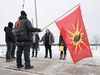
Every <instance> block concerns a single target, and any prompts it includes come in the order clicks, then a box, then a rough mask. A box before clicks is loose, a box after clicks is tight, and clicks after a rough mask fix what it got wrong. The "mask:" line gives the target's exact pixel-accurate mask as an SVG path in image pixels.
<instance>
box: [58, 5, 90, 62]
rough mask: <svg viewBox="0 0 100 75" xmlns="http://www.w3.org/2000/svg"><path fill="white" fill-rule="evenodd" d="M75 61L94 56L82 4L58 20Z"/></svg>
mask: <svg viewBox="0 0 100 75" xmlns="http://www.w3.org/2000/svg"><path fill="white" fill-rule="evenodd" d="M56 24H57V26H58V28H59V30H60V32H61V34H62V36H63V39H64V41H65V43H66V45H67V47H68V49H69V52H70V54H71V57H72V59H73V62H74V63H77V62H78V61H80V60H82V59H84V58H86V57H92V52H91V49H90V45H89V41H88V37H87V33H86V30H85V26H84V23H83V19H82V14H81V9H80V6H79V7H78V8H77V9H76V10H75V11H74V12H73V13H71V14H70V15H68V16H67V17H65V18H64V19H62V20H60V21H58V22H56Z"/></svg>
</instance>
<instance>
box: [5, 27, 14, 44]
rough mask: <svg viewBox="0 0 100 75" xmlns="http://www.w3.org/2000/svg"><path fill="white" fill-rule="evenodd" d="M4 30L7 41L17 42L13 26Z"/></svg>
mask: <svg viewBox="0 0 100 75" xmlns="http://www.w3.org/2000/svg"><path fill="white" fill-rule="evenodd" d="M4 31H5V41H6V42H13V43H15V38H14V35H13V33H12V29H11V27H5V28H4Z"/></svg>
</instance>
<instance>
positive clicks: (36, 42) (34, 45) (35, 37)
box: [32, 32, 40, 57]
mask: <svg viewBox="0 0 100 75" xmlns="http://www.w3.org/2000/svg"><path fill="white" fill-rule="evenodd" d="M39 41H40V38H39V35H38V33H36V32H34V33H33V43H32V48H33V51H32V57H34V52H35V57H37V54H38V50H37V49H38V48H39Z"/></svg>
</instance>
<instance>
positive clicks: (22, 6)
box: [22, 0, 25, 10]
mask: <svg viewBox="0 0 100 75" xmlns="http://www.w3.org/2000/svg"><path fill="white" fill-rule="evenodd" d="M24 3H25V0H23V5H22V10H24Z"/></svg>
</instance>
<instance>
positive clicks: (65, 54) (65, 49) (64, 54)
mask: <svg viewBox="0 0 100 75" xmlns="http://www.w3.org/2000/svg"><path fill="white" fill-rule="evenodd" d="M66 48H67V47H64V50H63V51H61V55H62V54H63V52H64V55H66Z"/></svg>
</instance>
